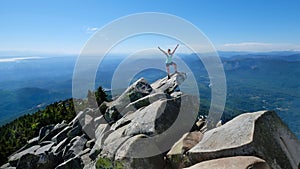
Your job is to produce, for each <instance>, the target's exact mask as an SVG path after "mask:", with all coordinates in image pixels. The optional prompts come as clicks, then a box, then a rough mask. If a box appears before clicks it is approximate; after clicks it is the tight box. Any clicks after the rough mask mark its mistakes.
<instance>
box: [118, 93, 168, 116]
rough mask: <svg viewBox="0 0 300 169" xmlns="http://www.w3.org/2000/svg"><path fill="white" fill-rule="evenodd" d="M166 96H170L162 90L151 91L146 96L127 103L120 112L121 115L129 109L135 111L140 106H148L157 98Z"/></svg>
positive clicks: (165, 97)
mask: <svg viewBox="0 0 300 169" xmlns="http://www.w3.org/2000/svg"><path fill="white" fill-rule="evenodd" d="M167 98H170V96H168V95H166V94H165V93H163V92H157V93H153V94H150V95H148V96H145V97H142V98H140V99H138V100H136V101H134V102H132V103H130V104H128V105H127V106H126V107H125V108H124V109H123V110H122V112H121V114H122V115H124V114H126V113H128V112H130V111H133V112H134V111H136V110H138V109H139V108H141V107H145V106H148V105H150V104H151V103H153V102H155V101H157V100H159V99H167Z"/></svg>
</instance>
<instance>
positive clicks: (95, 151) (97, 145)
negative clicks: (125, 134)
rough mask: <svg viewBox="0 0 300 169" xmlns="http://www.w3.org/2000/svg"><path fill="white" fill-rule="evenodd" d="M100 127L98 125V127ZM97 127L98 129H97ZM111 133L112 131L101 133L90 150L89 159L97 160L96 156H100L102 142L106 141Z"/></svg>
mask: <svg viewBox="0 0 300 169" xmlns="http://www.w3.org/2000/svg"><path fill="white" fill-rule="evenodd" d="M106 125H107V124H106ZM100 126H101V125H99V127H100ZM99 127H98V128H99ZM112 132H113V130H107V131H105V132H103V134H101V136H100V137H98V138H97V140H96V142H95V145H94V147H93V148H92V150H91V152H90V154H89V157H90V158H91V159H93V160H95V159H96V158H97V156H98V155H99V154H100V152H101V150H102V147H103V145H104V142H105V140H106V138H107V137H108V136H109V135H110V134H111V133H112Z"/></svg>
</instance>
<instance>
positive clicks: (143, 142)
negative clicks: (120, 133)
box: [114, 135, 165, 169]
mask: <svg viewBox="0 0 300 169" xmlns="http://www.w3.org/2000/svg"><path fill="white" fill-rule="evenodd" d="M157 152H160V150H159V148H158V147H157V146H156V145H155V142H153V140H152V139H150V138H149V137H148V136H146V135H136V136H134V137H131V138H129V139H128V140H126V141H125V142H124V143H123V144H122V145H121V146H120V147H119V148H118V150H117V152H116V154H115V162H114V163H115V166H116V164H119V165H121V166H122V168H127V169H131V168H135V169H143V168H155V169H163V168H164V167H165V161H164V156H163V155H162V154H163V152H161V153H157Z"/></svg>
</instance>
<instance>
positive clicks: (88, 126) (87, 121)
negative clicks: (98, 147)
mask: <svg viewBox="0 0 300 169" xmlns="http://www.w3.org/2000/svg"><path fill="white" fill-rule="evenodd" d="M82 129H83V132H84V133H85V134H87V135H88V136H89V138H95V128H94V119H93V117H92V116H91V115H88V114H87V115H85V117H84V126H83V127H82Z"/></svg>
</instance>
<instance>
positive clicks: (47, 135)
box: [39, 121, 68, 142]
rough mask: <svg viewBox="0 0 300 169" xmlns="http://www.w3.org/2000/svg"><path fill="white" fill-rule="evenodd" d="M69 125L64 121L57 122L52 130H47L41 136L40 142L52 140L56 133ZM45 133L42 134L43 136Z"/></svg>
mask: <svg viewBox="0 0 300 169" xmlns="http://www.w3.org/2000/svg"><path fill="white" fill-rule="evenodd" d="M67 126H68V125H67V124H66V123H65V121H63V122H62V123H59V124H56V125H55V126H54V128H53V129H52V130H50V131H49V132H45V136H44V137H42V138H40V140H39V142H43V141H50V140H51V139H52V138H53V137H54V136H55V135H57V134H58V133H59V132H61V131H62V130H64V129H65V128H66V127H67ZM42 135H43V134H41V136H42Z"/></svg>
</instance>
